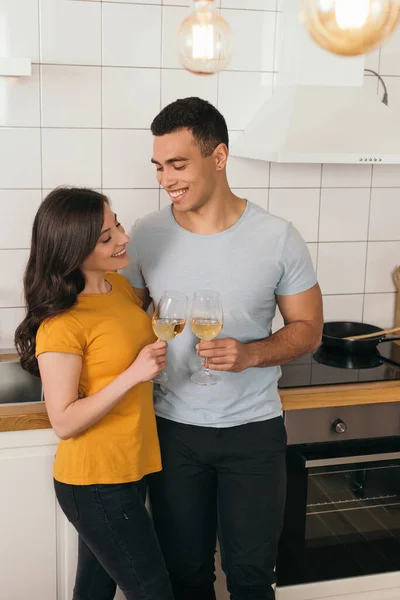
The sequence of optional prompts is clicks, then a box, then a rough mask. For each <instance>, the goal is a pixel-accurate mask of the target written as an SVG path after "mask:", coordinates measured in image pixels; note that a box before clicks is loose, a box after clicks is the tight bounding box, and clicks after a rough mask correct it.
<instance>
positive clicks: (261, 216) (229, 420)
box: [124, 202, 316, 427]
mask: <svg viewBox="0 0 400 600" xmlns="http://www.w3.org/2000/svg"><path fill="white" fill-rule="evenodd" d="M128 252H129V254H130V257H131V264H130V265H129V267H128V268H127V269H125V271H124V275H125V276H126V277H127V278H128V279H129V281H130V282H131V284H132V285H133V287H137V288H143V287H145V286H147V288H148V289H149V291H150V295H151V297H152V298H153V300H154V301H155V302H156V303H157V302H158V301H159V299H160V297H161V296H162V294H163V292H164V291H165V290H168V289H175V290H179V291H181V292H184V293H185V294H187V296H188V297H189V310H190V304H191V299H192V296H193V294H194V292H195V291H196V290H199V289H213V290H217V291H219V292H220V294H221V298H222V304H223V311H224V326H223V330H222V332H221V333H220V335H219V338H222V337H232V338H235V339H237V340H239V341H240V342H244V343H246V342H253V341H257V340H262V339H264V338H266V337H268V336H269V335H270V333H271V322H272V319H273V317H274V315H275V309H276V297H275V295H276V294H278V295H291V294H298V293H300V292H304V291H305V290H308V289H309V288H311V287H312V286H313V285H315V283H316V276H315V272H314V268H313V265H312V262H311V258H310V254H309V252H308V248H307V246H306V244H305V242H304V241H303V239H302V238H301V236H300V234H299V233H298V231H297V230H296V229H295V228H294V227H293V226H292V224H291V223H288V222H287V221H284V220H283V219H280V218H278V217H275V216H273V215H270V214H269V213H267V212H266V211H265V210H264V209H262V208H261V207H259V206H258V205H256V204H253V203H251V202H247V206H246V209H245V211H244V213H243V215H242V216H241V218H240V219H239V221H238V222H237V223H236V224H235V225H234V226H233V227H231V228H229V229H227V230H226V231H223V232H221V233H218V234H214V235H199V234H194V233H191V232H190V231H187V230H186V229H184V228H182V227H181V226H180V225H178V223H177V222H176V221H175V218H174V216H173V213H172V210H171V207H170V206H168V207H166V208H164V209H163V210H161V211H159V212H155V213H152V214H151V215H148V216H146V217H144V218H142V219H140V220H138V221H137V222H136V223H135V226H134V228H133V231H132V239H131V242H130V244H129V247H128ZM198 342H199V340H198V339H197V338H196V337H195V335H194V334H193V333H192V331H191V329H190V325H189V319H188V322H187V325H186V327H185V329H184V331H183V333H182V334H181V335H180V336H179V337H178V338H176V339H174V340H172V341H171V342H170V343H169V345H168V356H167V369H166V370H167V373H168V383H166V384H165V385H162V386H155V410H156V414H157V415H159V416H160V417H164V418H166V419H170V420H173V421H178V422H180V423H188V424H191V425H203V426H209V427H231V426H235V425H241V424H244V423H249V422H254V421H263V420H266V419H271V418H274V417H276V416H278V415H280V414H281V402H280V398H279V395H278V390H277V381H278V379H279V377H280V374H281V371H280V367H264V368H250V369H247V370H245V371H242V372H241V373H228V372H220V375H221V377H222V381H221V382H220V383H218V384H217V385H214V386H212V387H203V386H200V385H197V384H196V383H193V382H192V381H191V379H190V377H191V375H192V373H194V372H195V371H197V370H199V368H201V360H200V358H199V357H198V356H197V354H196V351H195V345H196V344H197V343H198Z"/></svg>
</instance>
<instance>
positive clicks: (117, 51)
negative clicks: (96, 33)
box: [102, 2, 162, 67]
mask: <svg viewBox="0 0 400 600" xmlns="http://www.w3.org/2000/svg"><path fill="white" fill-rule="evenodd" d="M102 8H103V21H102V24H103V38H102V41H103V64H104V65H113V66H116V67H159V66H160V62H161V10H162V9H161V6H160V5H150V4H149V5H148V6H147V5H142V4H108V3H107V2H105V3H103V7H102Z"/></svg>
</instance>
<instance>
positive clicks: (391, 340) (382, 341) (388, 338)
mask: <svg viewBox="0 0 400 600" xmlns="http://www.w3.org/2000/svg"><path fill="white" fill-rule="evenodd" d="M395 340H400V336H398V335H394V336H388V337H385V338H384V339H383V340H381V341H380V342H378V344H384V343H385V342H394V341H395Z"/></svg>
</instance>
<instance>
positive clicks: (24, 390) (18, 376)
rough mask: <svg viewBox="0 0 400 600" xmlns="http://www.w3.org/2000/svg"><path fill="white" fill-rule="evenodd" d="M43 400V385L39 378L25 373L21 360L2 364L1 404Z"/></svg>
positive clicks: (0, 380)
mask: <svg viewBox="0 0 400 600" xmlns="http://www.w3.org/2000/svg"><path fill="white" fill-rule="evenodd" d="M41 400H42V384H41V381H40V379H39V377H35V376H34V375H30V374H29V373H27V372H26V371H24V370H23V368H22V367H21V365H20V362H19V360H13V361H3V362H0V404H12V403H14V402H40V401H41Z"/></svg>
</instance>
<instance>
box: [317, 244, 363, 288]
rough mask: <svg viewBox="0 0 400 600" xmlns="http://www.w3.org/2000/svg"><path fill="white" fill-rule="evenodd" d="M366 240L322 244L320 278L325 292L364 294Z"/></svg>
mask: <svg viewBox="0 0 400 600" xmlns="http://www.w3.org/2000/svg"><path fill="white" fill-rule="evenodd" d="M366 254H367V243H366V242H337V243H332V244H331V243H324V244H320V245H319V248H318V271H317V274H318V280H319V284H320V286H321V290H322V293H323V294H326V295H331V294H363V293H364V280H365V260H366Z"/></svg>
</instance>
